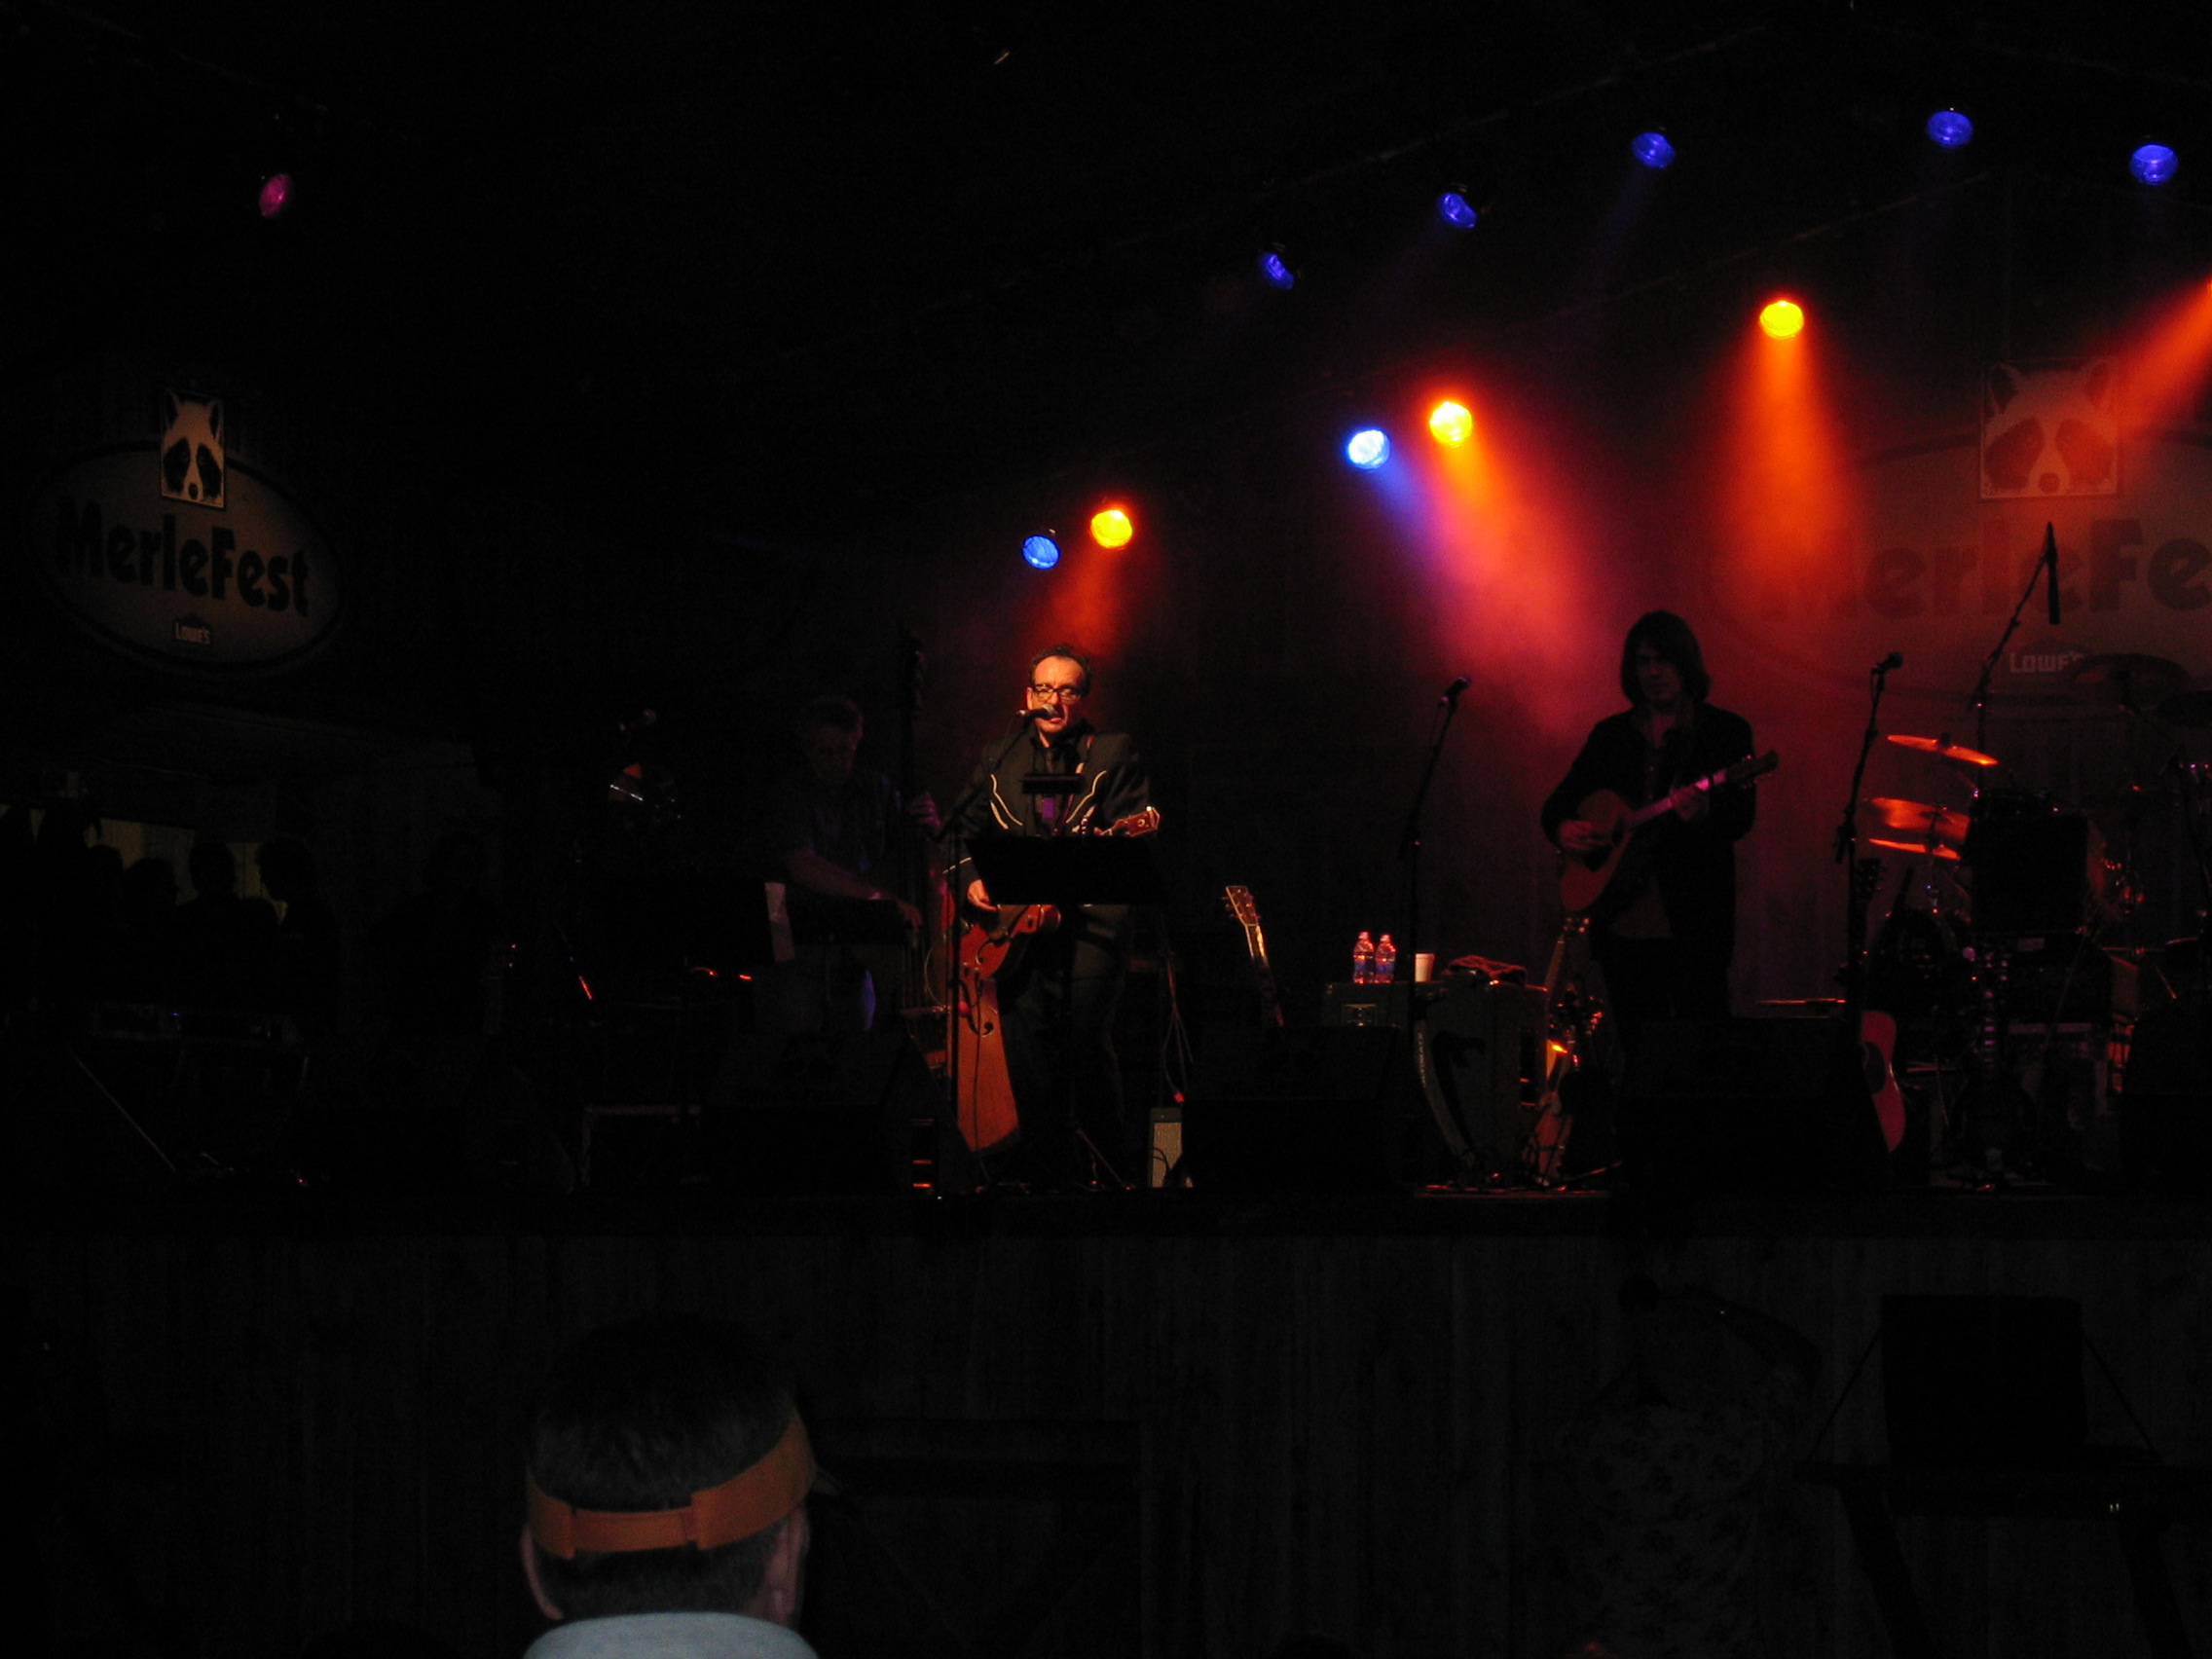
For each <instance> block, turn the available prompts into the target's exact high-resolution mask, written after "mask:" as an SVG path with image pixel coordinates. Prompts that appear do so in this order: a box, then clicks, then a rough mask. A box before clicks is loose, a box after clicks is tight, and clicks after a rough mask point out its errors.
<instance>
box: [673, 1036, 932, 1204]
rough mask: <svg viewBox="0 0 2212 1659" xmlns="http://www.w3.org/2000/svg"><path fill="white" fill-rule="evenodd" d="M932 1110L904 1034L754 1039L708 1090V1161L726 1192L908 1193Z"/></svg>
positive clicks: (704, 1124)
mask: <svg viewBox="0 0 2212 1659" xmlns="http://www.w3.org/2000/svg"><path fill="white" fill-rule="evenodd" d="M932 1106H933V1102H932V1099H931V1094H930V1082H929V1075H928V1073H927V1071H926V1070H925V1069H924V1068H923V1065H922V1060H921V1055H920V1054H919V1053H917V1052H916V1051H915V1049H914V1046H913V1043H912V1042H911V1041H910V1040H909V1039H908V1038H907V1036H906V1035H905V1033H903V1032H900V1031H866V1032H860V1033H856V1034H851V1035H842V1036H835V1037H826V1036H803V1037H789V1036H782V1035H771V1034H768V1033H762V1032H747V1033H744V1034H742V1035H740V1036H739V1037H738V1038H737V1039H736V1040H735V1041H734V1042H732V1043H731V1044H730V1048H729V1052H728V1053H727V1054H726V1055H725V1056H724V1057H723V1060H722V1065H721V1070H720V1072H719V1075H718V1076H717V1077H716V1079H715V1083H714V1086H713V1088H711V1089H710V1090H709V1091H708V1095H707V1101H706V1105H705V1108H704V1110H703V1111H702V1112H701V1115H700V1146H701V1156H702V1159H703V1161H704V1162H705V1164H706V1167H707V1170H708V1173H709V1174H710V1176H711V1177H712V1178H713V1179H714V1180H715V1181H716V1182H717V1183H718V1184H719V1185H723V1186H728V1187H733V1188H736V1189H738V1190H740V1191H744V1192H757V1193H788V1194H799V1193H890V1192H904V1191H907V1190H908V1189H909V1188H910V1186H911V1184H912V1181H913V1178H914V1176H913V1155H914V1147H915V1144H916V1133H917V1131H916V1124H917V1122H918V1121H921V1120H926V1119H928V1118H930V1117H931V1115H932Z"/></svg>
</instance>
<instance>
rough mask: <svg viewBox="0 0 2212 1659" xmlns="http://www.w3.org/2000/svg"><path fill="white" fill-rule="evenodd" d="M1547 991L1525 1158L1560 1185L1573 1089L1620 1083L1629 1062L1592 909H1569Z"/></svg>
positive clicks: (1525, 1168)
mask: <svg viewBox="0 0 2212 1659" xmlns="http://www.w3.org/2000/svg"><path fill="white" fill-rule="evenodd" d="M1543 991H1544V1067H1543V1080H1542V1083H1541V1086H1540V1088H1539V1089H1538V1093H1537V1096H1536V1122H1535V1124H1534V1125H1533V1126H1532V1127H1531V1128H1530V1131H1529V1138H1528V1142H1527V1144H1526V1145H1525V1146H1524V1148H1523V1150H1522V1160H1521V1161H1522V1172H1523V1173H1524V1174H1525V1175H1526V1176H1527V1177H1528V1178H1529V1179H1530V1180H1531V1181H1533V1182H1534V1183H1535V1184H1536V1185H1537V1186H1539V1187H1557V1186H1560V1185H1562V1184H1563V1183H1564V1182H1565V1180H1566V1174H1567V1140H1568V1138H1569V1137H1570V1136H1571V1135H1572V1134H1573V1132H1574V1100H1573V1096H1574V1095H1575V1094H1576V1093H1577V1092H1579V1091H1580V1090H1581V1089H1582V1088H1617V1087H1618V1086H1619V1084H1620V1081H1621V1079H1622V1077H1623V1075H1624V1074H1625V1073H1626V1072H1627V1069H1628V1064H1627V1058H1626V1056H1625V1055H1624V1054H1623V1053H1622V1051H1621V1045H1620V1033H1619V1031H1618V1030H1617V1029H1616V1028H1615V1027H1614V1025H1613V1015H1612V1010H1611V1008H1610V1006H1609V1005H1608V1004H1607V1002H1606V999H1605V977H1604V973H1603V972H1601V971H1600V969H1599V967H1598V962H1597V959H1596V958H1595V957H1594V956H1592V955H1591V953H1590V918H1589V917H1588V916H1587V915H1580V914H1570V915H1569V916H1568V917H1567V924H1566V926H1564V927H1563V928H1561V929H1560V934H1559V939H1558V940H1556V941H1555V942H1554V943H1553V945H1552V955H1551V961H1550V962H1549V963H1548V964H1547V965H1546V966H1545V968H1544V977H1543Z"/></svg>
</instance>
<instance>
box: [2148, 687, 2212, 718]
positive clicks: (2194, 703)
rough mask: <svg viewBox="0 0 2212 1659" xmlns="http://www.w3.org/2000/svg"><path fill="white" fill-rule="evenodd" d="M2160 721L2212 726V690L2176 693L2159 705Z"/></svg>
mask: <svg viewBox="0 0 2212 1659" xmlns="http://www.w3.org/2000/svg"><path fill="white" fill-rule="evenodd" d="M2158 719H2162V720H2166V721H2170V722H2171V723H2172V724H2174V725H2185V726H2201V725H2212V688H2205V689H2200V690H2196V691H2176V692H2175V693H2174V694H2173V695H2172V696H2171V697H2168V698H2167V699H2166V700H2165V701H2164V702H2162V703H2160V704H2159V705H2158Z"/></svg>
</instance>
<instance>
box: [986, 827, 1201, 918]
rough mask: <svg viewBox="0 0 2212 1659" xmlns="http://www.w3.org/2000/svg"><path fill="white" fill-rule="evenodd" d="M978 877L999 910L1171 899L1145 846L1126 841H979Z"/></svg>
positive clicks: (996, 837)
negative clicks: (1001, 907) (1012, 906)
mask: <svg viewBox="0 0 2212 1659" xmlns="http://www.w3.org/2000/svg"><path fill="white" fill-rule="evenodd" d="M968 856H969V857H970V858H971V859H973V860H975V862H976V873H977V875H979V876H981V877H982V878H983V886H984V889H985V890H986V891H987V892H988V893H989V894H990V896H991V899H992V902H993V903H998V904H1051V905H1055V906H1057V907H1058V908H1060V909H1062V910H1076V909H1081V908H1082V907H1083V906H1084V905H1086V904H1157V903H1161V901H1162V900H1164V899H1165V898H1166V896H1167V893H1166V889H1165V888H1163V887H1162V886H1161V882H1160V871H1159V868H1158V867H1157V866H1155V865H1154V864H1153V861H1152V857H1151V854H1150V852H1149V851H1148V850H1147V849H1146V847H1145V844H1144V842H1143V841H1142V840H1139V839H1137V838H1135V837H1133V836H1128V835H1049V836H1030V835H979V836H977V837H976V839H974V840H973V841H971V842H970V843H969V844H968Z"/></svg>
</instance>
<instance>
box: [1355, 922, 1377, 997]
mask: <svg viewBox="0 0 2212 1659" xmlns="http://www.w3.org/2000/svg"><path fill="white" fill-rule="evenodd" d="M1374 978H1375V941H1374V940H1372V939H1370V938H1368V936H1367V933H1366V931H1365V930H1364V929H1362V930H1361V932H1360V936H1359V938H1357V939H1356V940H1352V946H1351V982H1352V983H1353V984H1355V985H1365V984H1368V983H1371V982H1372V981H1373V980H1374Z"/></svg>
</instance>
